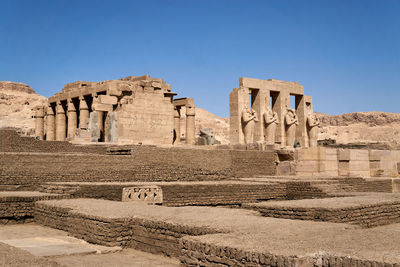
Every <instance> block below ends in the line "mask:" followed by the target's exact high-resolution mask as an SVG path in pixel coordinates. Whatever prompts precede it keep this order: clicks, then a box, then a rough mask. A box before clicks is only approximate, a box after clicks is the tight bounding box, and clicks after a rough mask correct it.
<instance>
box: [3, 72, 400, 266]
mask: <svg viewBox="0 0 400 267" xmlns="http://www.w3.org/2000/svg"><path fill="white" fill-rule="evenodd" d="M291 96H292V97H291ZM174 97H175V93H172V92H171V86H170V85H167V84H166V83H165V82H164V81H163V80H161V79H155V78H151V77H150V76H140V77H134V76H130V77H127V78H124V79H120V80H114V81H103V82H98V83H96V82H75V83H72V84H67V85H66V86H65V88H64V89H63V90H62V92H60V93H56V94H55V95H54V96H52V97H50V98H49V99H48V103H47V104H46V105H45V106H44V107H43V106H42V107H40V108H39V109H37V111H36V115H35V121H36V127H35V128H36V132H35V136H36V138H32V137H22V136H20V135H18V134H17V133H16V132H15V131H14V130H12V129H0V140H2V143H1V146H0V224H7V225H0V263H3V265H4V266H9V265H11V266H31V265H32V266H36V265H37V266H60V265H61V266H63V264H64V265H67V266H70V265H72V266H75V265H74V264H75V263H76V262H78V263H79V264H80V265H81V266H82V265H83V266H97V265H98V264H99V263H104V264H108V265H111V266H112V265H115V266H124V264H126V265H125V266H132V265H134V264H142V263H143V264H144V265H145V266H273V267H288V266H291V267H292V266H293V267H295V266H304V267H315V266H321V267H330V266H385V267H396V266H399V264H400V254H399V251H400V243H399V242H398V240H399V239H400V231H399V230H400V150H397V149H386V148H382V147H368V146H365V147H356V148H354V147H346V146H343V147H339V146H333V145H329V146H323V145H321V143H320V144H319V143H318V142H317V141H318V140H317V137H318V131H319V125H320V119H319V117H318V116H317V114H315V113H313V104H312V98H311V97H310V96H306V95H304V89H303V86H301V85H300V84H298V83H297V82H285V81H279V80H273V79H270V80H260V79H253V78H240V79H239V87H238V88H235V89H233V91H232V92H231V94H230V138H231V143H230V144H223V145H222V144H218V142H216V140H215V137H214V132H213V129H211V128H208V127H199V128H200V130H198V131H199V132H196V131H195V129H196V128H195V105H194V100H193V99H191V98H178V99H176V98H174ZM291 101H292V102H293V103H290V102H291ZM183 112H185V118H186V123H185V128H186V129H185V142H183V139H181V136H182V135H181V132H180V131H181V128H182V129H183V127H181V125H180V124H181V117H183V115H184V114H183ZM197 135H198V138H197V140H196V137H197ZM195 144H197V145H195ZM138 251H140V254H138ZM150 253H151V254H150ZM72 254H73V255H72ZM132 259H134V261H135V262H134V263H133V262H132ZM26 263H27V264H26ZM24 264H25V265H24ZM146 264H147V265H146Z"/></svg>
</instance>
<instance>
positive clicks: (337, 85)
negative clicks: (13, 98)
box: [0, 0, 400, 116]
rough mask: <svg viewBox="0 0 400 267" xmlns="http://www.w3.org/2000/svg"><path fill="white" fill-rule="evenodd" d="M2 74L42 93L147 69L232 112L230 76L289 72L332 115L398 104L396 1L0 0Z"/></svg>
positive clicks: (399, 6) (208, 105) (181, 91)
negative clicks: (70, 83)
mask: <svg viewBox="0 0 400 267" xmlns="http://www.w3.org/2000/svg"><path fill="white" fill-rule="evenodd" d="M0 11H1V16H0V80H6V81H17V82H24V83H27V84H29V85H30V86H31V87H32V88H34V89H35V90H36V92H37V93H39V94H42V95H44V96H51V95H53V94H54V93H55V92H57V91H60V90H61V88H62V87H63V85H64V84H66V83H69V82H73V81H76V80H86V81H101V80H110V79H118V78H121V77H125V76H129V75H143V74H150V75H151V76H153V77H157V78H163V79H164V80H165V81H166V82H167V83H170V84H172V87H173V90H174V91H175V92H177V93H178V97H193V98H194V99H195V103H196V105H197V106H199V107H202V108H205V109H207V110H209V111H211V112H213V113H215V114H217V115H220V116H228V115H229V92H230V91H231V90H232V89H233V88H234V87H237V86H238V78H239V77H254V78H260V79H269V78H275V79H281V80H287V81H298V82H300V83H301V84H302V85H303V86H304V87H305V93H306V94H308V95H312V96H313V98H314V109H315V110H316V111H319V112H324V113H329V114H341V113H347V112H353V111H386V112H400V15H399V14H400V1H399V0H376V1H368V0H360V1H355V0H343V1H341V0H337V1H333V0H331V1H329V0H316V1H311V0H310V1H309V0H296V1H295V0H293V1H290V0H287V1H286V0H276V1H272V0H271V1H268V0H263V1H256V0H248V1H244V0H243V1H235V0H210V1H207V0H197V1H195V0H186V1H178V0H160V1H152V0H148V1H143V0H142V1H128V0H126V1H122V0H112V1H111V0H110V1H101V0H98V1H89V0H86V1H85V0H80V1H76V0H48V1H44V0H26V1H22V0H0Z"/></svg>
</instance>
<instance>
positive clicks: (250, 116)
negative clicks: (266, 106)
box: [241, 106, 258, 144]
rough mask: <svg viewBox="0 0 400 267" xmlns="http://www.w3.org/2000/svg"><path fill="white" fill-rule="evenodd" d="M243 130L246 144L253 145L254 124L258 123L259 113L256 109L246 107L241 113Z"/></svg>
mask: <svg viewBox="0 0 400 267" xmlns="http://www.w3.org/2000/svg"><path fill="white" fill-rule="evenodd" d="M241 117H242V128H243V133H244V143H245V144H250V143H253V139H254V124H255V122H257V121H258V118H257V112H256V111H255V110H254V109H250V108H249V107H247V106H246V107H245V108H244V109H243V110H242V113H241Z"/></svg>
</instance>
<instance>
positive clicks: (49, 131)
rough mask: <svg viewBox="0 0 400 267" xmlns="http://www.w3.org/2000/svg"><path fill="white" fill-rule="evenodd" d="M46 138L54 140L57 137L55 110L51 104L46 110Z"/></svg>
mask: <svg viewBox="0 0 400 267" xmlns="http://www.w3.org/2000/svg"><path fill="white" fill-rule="evenodd" d="M46 114H47V115H46V140H47V141H54V140H55V139H56V136H55V131H54V127H55V124H54V123H55V122H54V111H53V108H52V107H51V105H48V106H47V112H46Z"/></svg>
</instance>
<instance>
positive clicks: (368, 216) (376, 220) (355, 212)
mask: <svg viewBox="0 0 400 267" xmlns="http://www.w3.org/2000/svg"><path fill="white" fill-rule="evenodd" d="M251 208H252V209H254V210H257V211H259V212H260V213H261V214H262V215H263V216H266V217H275V218H282V219H293V220H312V221H323V222H334V223H350V224H356V225H360V226H362V227H365V228H368V227H376V226H380V225H387V224H392V223H399V222H400V203H399V202H392V203H382V204H375V205H365V206H357V207H348V208H340V209H329V208H299V207H257V206H252V207H251Z"/></svg>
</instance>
